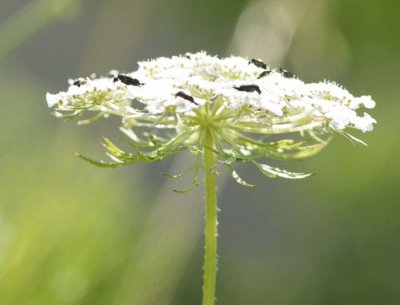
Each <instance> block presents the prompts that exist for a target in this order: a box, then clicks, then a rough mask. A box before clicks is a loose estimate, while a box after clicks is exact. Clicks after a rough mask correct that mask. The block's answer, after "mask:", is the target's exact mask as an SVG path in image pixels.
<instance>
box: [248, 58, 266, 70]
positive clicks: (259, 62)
mask: <svg viewBox="0 0 400 305" xmlns="http://www.w3.org/2000/svg"><path fill="white" fill-rule="evenodd" d="M249 63H251V64H253V65H255V66H256V67H259V68H261V69H267V65H266V64H265V63H264V62H263V61H262V60H259V59H255V58H253V59H251V60H250V62H249Z"/></svg>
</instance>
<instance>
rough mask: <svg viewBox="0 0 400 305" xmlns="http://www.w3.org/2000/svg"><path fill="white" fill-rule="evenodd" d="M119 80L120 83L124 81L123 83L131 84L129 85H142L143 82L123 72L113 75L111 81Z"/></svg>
mask: <svg viewBox="0 0 400 305" xmlns="http://www.w3.org/2000/svg"><path fill="white" fill-rule="evenodd" d="M118 80H119V81H120V82H121V83H124V84H125V85H131V86H142V85H143V84H142V83H141V82H140V81H139V80H138V79H136V78H132V77H129V76H127V75H123V74H118V76H116V77H114V79H113V81H114V82H116V81H118Z"/></svg>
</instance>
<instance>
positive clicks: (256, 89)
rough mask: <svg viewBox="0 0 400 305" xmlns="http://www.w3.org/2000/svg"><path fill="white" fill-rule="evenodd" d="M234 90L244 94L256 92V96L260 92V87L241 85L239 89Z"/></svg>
mask: <svg viewBox="0 0 400 305" xmlns="http://www.w3.org/2000/svg"><path fill="white" fill-rule="evenodd" d="M233 88H235V89H236V90H239V91H246V92H257V93H258V94H261V90H260V87H258V86H257V85H242V86H239V87H233Z"/></svg>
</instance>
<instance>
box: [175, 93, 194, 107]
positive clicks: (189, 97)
mask: <svg viewBox="0 0 400 305" xmlns="http://www.w3.org/2000/svg"><path fill="white" fill-rule="evenodd" d="M175 96H176V97H178V96H179V97H181V98H183V99H185V100H187V101H189V102H191V103H193V104H195V105H199V104H198V103H196V102H195V101H194V98H193V96H190V95H189V94H186V93H185V92H183V91H179V92H177V93H176V94H175Z"/></svg>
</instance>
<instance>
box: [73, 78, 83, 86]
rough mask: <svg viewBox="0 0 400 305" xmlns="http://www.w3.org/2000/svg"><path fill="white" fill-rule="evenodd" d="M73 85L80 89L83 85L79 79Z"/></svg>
mask: <svg viewBox="0 0 400 305" xmlns="http://www.w3.org/2000/svg"><path fill="white" fill-rule="evenodd" d="M72 85H74V86H77V87H80V86H81V85H82V83H81V81H80V80H79V79H77V80H75V81H74V82H73V83H72Z"/></svg>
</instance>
